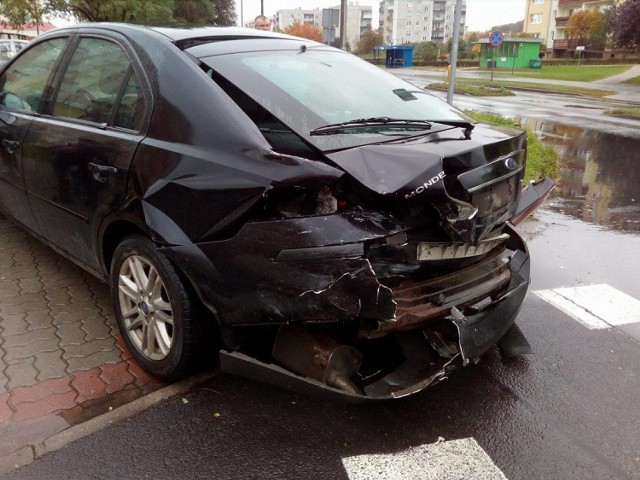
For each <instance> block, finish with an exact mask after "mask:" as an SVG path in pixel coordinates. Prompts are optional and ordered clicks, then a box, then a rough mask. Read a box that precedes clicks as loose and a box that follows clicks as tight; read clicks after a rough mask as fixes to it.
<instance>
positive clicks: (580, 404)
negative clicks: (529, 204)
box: [6, 204, 640, 480]
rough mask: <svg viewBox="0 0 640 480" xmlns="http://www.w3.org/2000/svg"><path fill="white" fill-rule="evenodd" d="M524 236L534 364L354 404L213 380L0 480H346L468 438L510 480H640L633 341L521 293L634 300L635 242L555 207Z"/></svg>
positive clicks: (488, 361) (475, 372) (638, 247)
mask: <svg viewBox="0 0 640 480" xmlns="http://www.w3.org/2000/svg"><path fill="white" fill-rule="evenodd" d="M551 207H553V204H552V205H551ZM521 230H522V231H523V232H524V233H525V236H526V237H527V239H528V241H529V245H530V248H531V254H532V258H533V272H532V274H533V283H532V288H531V291H530V293H529V296H528V298H527V300H526V302H525V304H524V307H523V309H522V311H521V313H520V316H519V320H518V323H519V325H520V326H521V328H522V330H523V332H524V333H525V335H526V336H527V338H528V339H529V341H530V343H531V344H532V347H533V350H534V354H533V355H530V356H526V357H522V358H518V359H514V360H511V361H508V362H503V361H502V360H501V358H500V355H499V354H498V352H497V351H496V350H492V351H490V352H489V353H488V354H487V355H486V356H485V357H484V358H483V360H482V361H481V362H480V363H479V364H478V365H476V366H473V367H470V368H467V369H464V370H462V371H458V372H456V373H457V374H455V375H452V376H451V378H450V379H449V380H448V381H447V382H445V383H443V384H441V385H439V386H438V387H436V388H434V389H432V390H429V391H426V392H423V393H421V394H418V395H416V396H413V397H409V398H407V399H401V400H398V401H395V402H385V403H377V404H373V405H364V406H362V405H361V406H345V405H341V404H336V403H332V402H328V401H322V400H318V399H314V398H310V397H305V396H301V395H297V394H294V393H289V392H287V391H284V390H281V389H278V388H276V387H272V386H268V385H263V384H260V383H256V382H253V381H250V380H245V379H241V378H233V377H228V376H222V375H217V376H215V377H214V378H213V379H212V380H211V381H209V382H208V383H206V384H204V385H201V386H199V387H197V388H195V389H194V390H193V391H192V392H191V393H189V394H188V395H186V396H184V397H178V398H173V399H170V400H169V401H167V402H164V403H162V404H159V405H156V406H154V407H152V408H151V409H149V410H147V411H146V412H144V413H143V414H141V415H139V416H138V417H135V418H132V419H130V420H127V421H125V422H123V423H121V424H118V425H116V426H113V427H111V428H107V429H105V430H102V431H100V432H98V433H96V434H93V435H91V436H89V437H86V438H84V439H82V440H79V441H77V442H74V443H72V444H70V445H68V446H67V447H65V448H63V449H62V450H59V451H57V452H54V453H51V454H48V455H45V456H44V457H42V458H41V459H39V460H37V461H36V462H35V463H33V464H31V465H29V466H27V467H24V468H22V469H20V470H18V471H16V472H14V473H13V474H11V475H8V476H7V477H6V478H7V479H33V480H35V479H57V478H87V479H88V478H100V479H104V478H119V479H120V478H131V479H137V478H154V479H174V478H213V477H215V478H232V479H235V478H238V479H240V478H265V479H266V478H282V479H297V478H305V477H306V478H314V479H325V478H326V479H340V478H344V479H347V478H351V477H349V476H348V474H347V472H346V470H345V467H344V464H343V462H344V460H343V459H345V458H348V457H353V456H360V455H371V454H383V453H394V454H397V455H402V454H403V453H402V452H405V451H407V450H410V449H412V448H417V447H420V446H422V445H432V444H435V443H436V442H437V441H438V439H440V438H443V439H445V440H446V441H451V440H456V439H468V438H474V439H475V441H476V442H477V443H478V445H479V446H480V447H481V448H482V449H483V450H484V451H485V452H486V454H487V456H488V458H490V460H491V462H493V463H494V464H495V465H496V466H497V467H498V468H499V469H500V470H501V471H502V472H503V473H504V475H505V476H506V478H509V479H512V480H513V479H543V478H544V479H573V478H576V479H608V478H612V479H634V478H640V452H639V451H638V445H640V420H639V418H638V415H637V409H638V398H639V397H640V377H639V369H638V366H639V364H640V362H639V361H638V359H639V358H640V342H639V341H638V340H636V339H634V338H632V337H630V336H629V335H627V334H625V333H623V332H622V331H621V330H619V329H616V328H611V329H607V330H589V329H587V328H585V327H584V326H583V325H581V324H580V323H578V322H576V321H575V320H573V319H572V318H570V317H569V316H567V315H566V314H564V313H562V312H561V311H560V310H558V309H556V308H555V307H553V306H552V305H550V304H548V303H547V302H545V301H544V300H542V299H541V298H539V297H538V296H537V295H535V294H533V293H532V292H533V291H538V290H540V289H547V288H555V287H558V286H567V285H575V284H581V283H608V284H611V285H612V286H613V287H615V288H617V289H620V290H622V291H624V292H625V293H626V294H628V295H631V296H633V297H635V298H640V285H639V284H638V282H637V273H635V272H634V269H630V268H628V266H629V265H640V236H637V235H630V234H627V233H620V232H616V231H611V230H607V229H602V228H600V227H597V226H593V225H588V224H585V223H584V222H582V221H581V220H579V219H575V218H571V217H569V216H567V215H563V214H561V213H557V212H555V211H553V208H546V209H545V210H544V211H542V212H540V213H538V214H537V215H536V218H535V219H534V220H532V221H529V222H527V223H525V224H524V225H523V226H522V228H521ZM612 252H615V254H613V253H612ZM585 257H586V258H587V259H588V260H589V261H585ZM398 452H399V453H398ZM459 461H460V459H459V458H458V459H452V462H454V463H455V462H459ZM365 478H390V477H387V476H385V474H384V472H381V474H380V476H375V477H365ZM398 478H422V477H402V476H401V477H398ZM447 478H462V477H460V476H456V475H455V474H452V476H450V477H447ZM464 478H468V477H464ZM475 478H483V477H482V476H476V477H475Z"/></svg>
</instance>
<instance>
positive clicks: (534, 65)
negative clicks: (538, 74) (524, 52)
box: [529, 59, 542, 68]
mask: <svg viewBox="0 0 640 480" xmlns="http://www.w3.org/2000/svg"><path fill="white" fill-rule="evenodd" d="M529 68H542V60H537V59H536V60H529Z"/></svg>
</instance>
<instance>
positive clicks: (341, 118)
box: [201, 48, 468, 150]
mask: <svg viewBox="0 0 640 480" xmlns="http://www.w3.org/2000/svg"><path fill="white" fill-rule="evenodd" d="M201 60H202V61H203V62H204V63H205V64H206V65H207V66H209V67H210V68H212V69H213V70H214V71H216V72H217V73H218V74H220V75H222V76H223V77H225V78H226V79H227V80H228V81H230V82H231V83H233V84H235V85H236V86H237V87H238V88H240V89H241V90H242V91H244V92H245V93H246V94H247V95H249V96H250V97H251V98H253V99H254V100H255V101H256V102H257V103H259V104H260V105H262V106H263V107H264V108H266V109H267V110H268V111H269V112H271V113H272V114H273V115H274V116H275V117H277V118H278V119H279V120H280V121H282V122H283V123H284V124H285V125H287V126H288V127H289V128H291V129H292V130H294V131H296V133H298V134H300V135H302V136H304V137H305V138H307V140H308V141H310V142H311V143H313V144H315V145H316V146H317V147H319V148H321V149H322V150H326V149H332V148H340V147H348V146H353V145H357V144H366V143H372V142H376V141H382V140H384V139H385V138H381V137H387V138H386V139H390V138H388V137H389V136H402V135H408V134H410V133H412V134H415V128H414V129H413V131H412V132H404V133H403V132H401V131H398V129H397V128H396V129H394V130H393V131H388V132H385V131H384V129H380V131H379V132H378V131H376V132H375V133H371V131H370V130H369V131H358V130H357V129H356V130H350V131H349V132H347V133H346V134H345V133H341V134H339V135H331V136H313V135H310V132H311V131H313V130H314V129H316V128H318V127H322V126H325V125H328V124H335V123H341V122H349V121H352V120H356V119H363V118H374V117H389V118H395V119H408V120H468V117H466V116H465V115H464V114H463V113H462V112H460V111H459V110H457V109H455V108H453V107H452V106H450V105H449V104H447V103H446V102H444V101H442V100H440V99H439V98H437V97H435V96H433V95H431V94H429V93H427V92H425V91H423V90H421V89H419V88H417V87H415V86H413V85H412V84H410V83H408V82H405V81H404V80H401V79H399V78H398V77H396V76H394V75H391V74H390V73H387V72H386V71H384V70H383V69H381V68H379V67H377V66H375V65H371V64H369V63H368V62H365V61H362V60H360V59H358V58H357V57H354V56H353V55H351V54H347V53H344V52H341V51H337V50H328V49H322V48H318V49H316V48H308V49H306V50H305V51H302V49H299V50H291V51H282V50H280V51H260V52H243V53H236V54H227V55H221V56H215V57H208V58H203V59H201ZM329 137H331V138H329Z"/></svg>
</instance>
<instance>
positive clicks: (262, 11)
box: [260, 0, 264, 15]
mask: <svg viewBox="0 0 640 480" xmlns="http://www.w3.org/2000/svg"><path fill="white" fill-rule="evenodd" d="M260 15H264V0H260Z"/></svg>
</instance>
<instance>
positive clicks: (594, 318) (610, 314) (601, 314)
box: [534, 284, 640, 329]
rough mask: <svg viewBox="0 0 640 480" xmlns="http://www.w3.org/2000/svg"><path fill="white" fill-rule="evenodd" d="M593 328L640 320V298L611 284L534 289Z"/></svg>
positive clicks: (539, 294)
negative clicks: (639, 299)
mask: <svg viewBox="0 0 640 480" xmlns="http://www.w3.org/2000/svg"><path fill="white" fill-rule="evenodd" d="M534 293H535V294H536V295H538V296H539V297H540V298H542V299H544V300H546V301H547V302H549V303H550V304H552V305H554V306H555V307H557V308H559V309H560V310H562V311H563V312H565V313H566V314H567V315H569V316H571V317H572V318H574V319H575V320H577V321H578V322H580V323H582V324H583V325H584V326H586V327H587V328H590V329H603V328H610V327H616V326H621V325H629V324H632V323H640V301H638V300H636V299H635V298H633V297H631V296H629V295H627V294H626V293H623V292H621V291H619V290H616V289H615V288H613V287H611V286H610V285H606V284H600V285H584V286H581V287H567V288H554V289H551V290H537V291H535V292H534Z"/></svg>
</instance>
